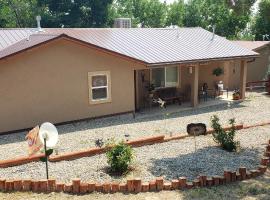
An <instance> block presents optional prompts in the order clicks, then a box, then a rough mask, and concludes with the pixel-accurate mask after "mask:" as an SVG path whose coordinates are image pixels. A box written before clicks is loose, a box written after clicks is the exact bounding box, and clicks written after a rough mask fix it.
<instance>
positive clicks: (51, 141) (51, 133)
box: [39, 122, 58, 148]
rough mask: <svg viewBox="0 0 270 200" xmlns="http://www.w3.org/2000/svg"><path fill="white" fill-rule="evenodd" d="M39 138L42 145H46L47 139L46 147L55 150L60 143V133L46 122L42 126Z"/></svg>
mask: <svg viewBox="0 0 270 200" xmlns="http://www.w3.org/2000/svg"><path fill="white" fill-rule="evenodd" d="M39 138H40V141H41V142H42V144H44V139H46V146H47V147H49V148H53V147H54V146H55V145H56V144H57V142H58V131H57V129H56V127H55V126H54V125H53V124H52V123H50V122H45V123H43V124H41V126H40V129H39Z"/></svg>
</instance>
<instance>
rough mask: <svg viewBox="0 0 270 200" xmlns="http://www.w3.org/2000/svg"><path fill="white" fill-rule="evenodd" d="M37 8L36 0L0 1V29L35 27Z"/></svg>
mask: <svg viewBox="0 0 270 200" xmlns="http://www.w3.org/2000/svg"><path fill="white" fill-rule="evenodd" d="M36 6H37V2H36V0H28V1H26V0H6V1H0V27H7V28H8V27H32V26H34V25H35V23H36V22H35V15H36Z"/></svg>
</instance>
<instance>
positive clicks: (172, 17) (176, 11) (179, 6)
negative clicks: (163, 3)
mask: <svg viewBox="0 0 270 200" xmlns="http://www.w3.org/2000/svg"><path fill="white" fill-rule="evenodd" d="M184 15H185V2H184V0H178V1H175V2H173V3H172V4H170V5H168V14H167V20H166V25H167V26H170V25H177V26H180V27H181V26H183V25H184Z"/></svg>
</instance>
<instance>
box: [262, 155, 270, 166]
mask: <svg viewBox="0 0 270 200" xmlns="http://www.w3.org/2000/svg"><path fill="white" fill-rule="evenodd" d="M268 164H269V158H267V157H262V159H261V165H265V166H267V165H268Z"/></svg>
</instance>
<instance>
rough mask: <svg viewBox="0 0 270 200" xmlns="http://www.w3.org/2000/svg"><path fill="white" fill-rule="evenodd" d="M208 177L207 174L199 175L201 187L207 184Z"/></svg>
mask: <svg viewBox="0 0 270 200" xmlns="http://www.w3.org/2000/svg"><path fill="white" fill-rule="evenodd" d="M206 178H207V176H205V175H201V176H199V180H200V186H201V187H204V186H206Z"/></svg>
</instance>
